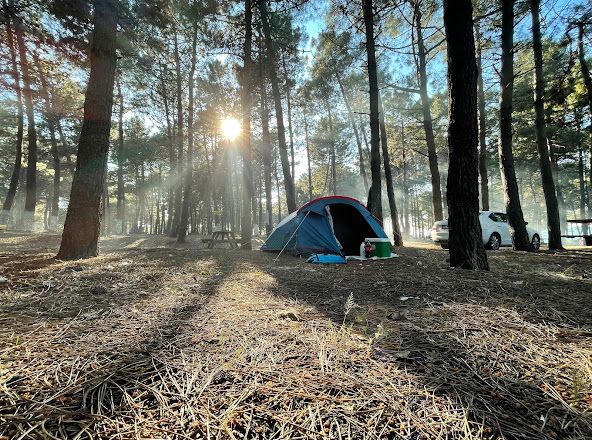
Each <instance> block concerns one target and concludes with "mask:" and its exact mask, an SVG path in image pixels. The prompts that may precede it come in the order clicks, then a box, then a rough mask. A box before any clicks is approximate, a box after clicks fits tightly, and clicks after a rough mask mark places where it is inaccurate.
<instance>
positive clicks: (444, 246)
mask: <svg viewBox="0 0 592 440" xmlns="http://www.w3.org/2000/svg"><path fill="white" fill-rule="evenodd" d="M440 246H442V249H448V243H442V244H441V245H440Z"/></svg>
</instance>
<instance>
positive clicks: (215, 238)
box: [201, 231, 239, 249]
mask: <svg viewBox="0 0 592 440" xmlns="http://www.w3.org/2000/svg"><path fill="white" fill-rule="evenodd" d="M238 239H239V238H237V237H236V236H235V235H234V232H233V231H214V232H212V236H211V237H207V238H202V239H201V241H202V242H203V243H207V248H208V249H214V246H216V245H217V244H219V243H228V244H230V247H231V249H238V243H237V242H236V240H238Z"/></svg>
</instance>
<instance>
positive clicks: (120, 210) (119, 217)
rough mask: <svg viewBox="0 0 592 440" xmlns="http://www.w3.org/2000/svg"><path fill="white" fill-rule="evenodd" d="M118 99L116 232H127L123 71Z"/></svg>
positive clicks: (118, 84)
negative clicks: (124, 177)
mask: <svg viewBox="0 0 592 440" xmlns="http://www.w3.org/2000/svg"><path fill="white" fill-rule="evenodd" d="M117 101H118V102H119V112H118V113H119V114H118V126H117V212H116V213H115V233H116V234H125V232H126V231H125V226H124V225H125V209H124V207H125V186H124V185H125V184H124V181H123V159H124V157H123V156H124V139H123V93H122V92H121V71H120V72H119V73H118V75H117ZM167 116H168V115H167Z"/></svg>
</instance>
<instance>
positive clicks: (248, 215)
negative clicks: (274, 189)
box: [240, 0, 293, 250]
mask: <svg viewBox="0 0 592 440" xmlns="http://www.w3.org/2000/svg"><path fill="white" fill-rule="evenodd" d="M252 46H253V5H252V3H251V0H245V41H244V45H243V62H244V65H243V69H242V72H241V74H240V82H241V107H242V113H243V115H242V116H243V126H242V136H241V138H242V139H241V140H242V145H241V151H242V158H243V182H242V189H243V198H242V210H241V249H246V250H251V249H252V243H251V241H252V235H253V213H254V212H255V211H254V210H253V200H254V190H253V151H252V146H251V107H252V105H253V104H252V101H253V97H252V95H251V93H252V92H251V90H252V89H253V73H254V72H253V70H254V69H253V58H252V50H253V48H252ZM286 74H287V72H286ZM289 93H290V90H289V89H288V96H289ZM290 142H292V125H290ZM292 151H293V150H292Z"/></svg>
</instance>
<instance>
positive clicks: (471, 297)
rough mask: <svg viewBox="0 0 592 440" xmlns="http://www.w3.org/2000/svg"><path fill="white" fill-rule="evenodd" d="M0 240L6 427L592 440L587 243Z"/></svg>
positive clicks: (145, 434)
mask: <svg viewBox="0 0 592 440" xmlns="http://www.w3.org/2000/svg"><path fill="white" fill-rule="evenodd" d="M58 244H59V237H57V236H55V235H42V234H39V235H33V236H20V235H15V234H10V233H4V234H3V235H2V237H0V277H2V278H0V438H1V439H16V438H18V439H26V438H53V439H55V438H58V439H61V438H84V439H86V438H95V439H96V438H116V439H117V438H121V439H128V438H138V439H139V438H159V439H185V438H212V439H214V438H220V439H226V438H229V439H230V438H236V439H241V438H261V439H269V438H276V439H280V438H293V439H297V438H302V439H305V438H306V439H308V438H312V439H317V438H318V439H321V438H331V439H340V438H348V439H364V438H366V439H378V438H404V439H434V438H454V439H460V438H488V439H489V438H491V439H497V438H507V439H515V438H523V439H534V438H536V439H558V438H561V439H584V438H592V308H590V301H591V298H592V253H590V252H585V251H574V250H571V251H568V252H566V253H560V254H551V253H546V252H541V253H537V254H524V253H514V252H510V251H499V252H494V253H490V254H489V257H490V262H491V266H492V270H491V272H489V273H474V272H466V271H461V270H451V269H449V268H448V267H447V266H448V265H447V263H446V261H445V259H446V256H447V254H446V253H445V252H444V251H442V250H439V249H435V248H431V247H429V246H427V245H424V246H421V245H416V246H415V247H413V246H412V247H408V248H404V249H401V250H400V251H399V253H400V254H401V257H400V258H399V259H395V260H388V261H384V262H364V263H349V264H347V265H343V266H335V267H332V266H326V267H325V266H322V267H319V266H314V267H313V266H312V265H307V264H305V263H304V261H303V260H299V259H295V258H294V257H290V256H285V257H284V256H282V257H281V258H280V259H279V260H278V261H274V258H275V255H274V254H266V253H261V252H246V251H245V252H237V251H228V250H224V249H219V250H218V249H215V250H205V249H203V245H202V244H201V242H200V241H199V240H198V239H196V238H194V237H190V238H189V240H188V243H187V244H186V245H184V246H183V247H175V246H173V244H171V243H170V242H169V240H168V239H166V238H163V237H160V238H152V237H148V236H131V237H119V238H110V239H106V240H104V241H103V242H102V247H101V256H100V257H98V258H94V259H90V260H85V261H78V262H59V261H56V260H53V259H52V257H53V255H54V254H55V251H56V249H57V246H58Z"/></svg>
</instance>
